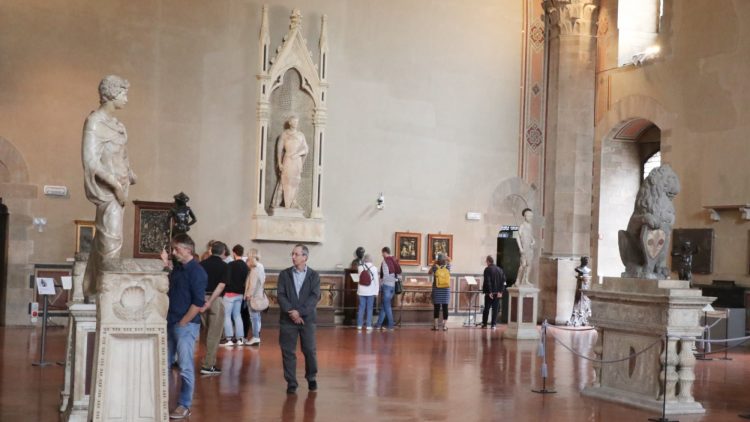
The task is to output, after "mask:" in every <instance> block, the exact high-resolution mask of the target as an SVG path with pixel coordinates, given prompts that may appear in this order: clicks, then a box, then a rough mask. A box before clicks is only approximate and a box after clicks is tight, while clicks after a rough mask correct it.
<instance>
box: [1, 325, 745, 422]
mask: <svg viewBox="0 0 750 422" xmlns="http://www.w3.org/2000/svg"><path fill="white" fill-rule="evenodd" d="M501 331H502V329H498V330H496V331H490V330H480V329H468V328H455V329H451V330H449V331H448V332H445V333H442V332H439V333H435V332H432V331H429V330H428V329H426V328H423V327H411V328H403V329H400V330H396V331H395V332H378V331H375V332H370V333H363V332H358V331H356V330H353V329H350V328H320V329H319V330H318V358H319V367H320V373H319V376H318V383H319V385H320V389H319V391H318V392H317V393H308V391H307V388H306V383H305V382H304V380H303V377H302V371H303V369H302V364H301V362H302V359H301V357H300V361H299V362H298V373H299V374H300V375H299V377H300V380H301V381H302V382H301V385H300V389H299V391H298V395H296V396H287V395H286V393H285V387H286V384H285V382H284V379H283V377H282V371H281V362H280V360H281V358H280V351H279V348H278V345H277V331H276V330H275V329H270V328H269V329H266V330H264V332H263V344H261V346H260V347H255V348H254V347H241V348H222V350H221V351H220V352H219V359H218V363H217V364H218V365H219V366H220V367H221V368H222V369H223V373H222V374H220V375H215V376H203V377H201V376H199V378H198V380H197V381H196V391H195V402H194V404H193V416H192V417H191V418H190V420H191V421H240V420H242V421H245V420H254V421H314V420H317V421H353V420H354V421H460V422H469V421H494V420H513V421H607V422H617V421H646V420H647V419H648V418H650V417H658V416H660V415H657V414H654V413H652V412H647V411H643V410H639V409H635V408H630V407H627V406H622V405H618V404H613V403H608V402H604V401H599V400H595V399H591V398H586V397H583V396H581V395H580V393H579V391H580V390H581V389H582V388H583V386H584V385H586V384H587V383H589V382H590V381H591V380H592V377H593V373H592V369H591V365H590V364H589V363H588V362H587V361H584V360H581V359H578V358H576V357H574V356H573V355H572V354H571V353H570V352H568V351H567V350H565V349H564V348H562V347H560V346H557V347H555V345H554V342H553V341H550V342H549V346H548V357H549V365H550V367H549V374H550V377H551V378H550V380H549V381H550V384H551V387H552V388H554V389H556V390H557V393H556V394H550V395H539V394H535V393H532V392H531V389H532V388H538V387H540V385H541V380H540V378H539V367H540V362H539V358H538V357H537V356H536V351H537V343H536V342H533V341H522V342H516V341H508V340H501ZM556 333H557V334H556V335H558V336H559V338H560V340H561V341H564V342H565V343H566V344H571V345H573V347H574V348H576V349H577V350H580V351H583V352H586V351H587V350H590V347H591V344H592V340H593V335H592V332H591V331H588V332H576V333H570V332H560V331H557V332H556ZM39 334H40V332H39V330H32V329H28V328H2V327H0V354H1V356H2V361H1V362H0V421H8V422H15V421H29V422H31V421H57V420H59V414H58V411H57V408H58V406H59V390H60V387H61V385H62V381H63V368H62V367H60V366H57V365H55V366H50V367H46V368H38V367H33V366H31V362H33V361H35V360H37V359H38V356H37V351H38V342H39ZM64 341H65V330H64V329H62V328H55V329H51V330H50V331H49V334H48V342H47V344H48V352H47V360H61V359H62V358H63V354H64V353H63V351H64ZM202 355H203V349H202V348H201V349H200V350H199V351H198V356H202ZM729 356H730V357H731V358H732V359H733V360H731V361H722V360H715V361H710V362H701V361H699V362H698V363H697V366H696V378H697V379H696V383H695V389H694V391H695V396H696V398H697V400H699V401H701V402H702V403H703V404H704V406H705V407H706V409H707V412H706V414H705V415H702V416H696V415H679V416H673V417H671V420H680V421H683V422H684V421H734V420H736V421H740V420H742V419H739V418H738V417H737V415H738V414H739V413H750V394H748V392H747V387H748V382H747V381H746V379H748V375H750V349H747V348H739V349H735V351H733V352H731V353H730V354H729ZM171 376H172V379H176V373H173V374H171Z"/></svg>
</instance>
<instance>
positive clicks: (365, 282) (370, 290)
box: [357, 254, 380, 331]
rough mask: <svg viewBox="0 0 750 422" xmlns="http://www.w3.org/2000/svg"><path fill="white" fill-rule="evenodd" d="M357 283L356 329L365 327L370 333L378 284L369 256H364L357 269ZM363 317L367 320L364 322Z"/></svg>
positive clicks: (376, 273)
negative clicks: (357, 307)
mask: <svg viewBox="0 0 750 422" xmlns="http://www.w3.org/2000/svg"><path fill="white" fill-rule="evenodd" d="M357 273H358V274H359V283H357V296H358V297H359V309H358V310H357V329H358V330H361V329H362V327H365V328H366V329H367V331H372V308H373V306H374V305H375V297H376V296H377V295H378V291H379V290H380V289H379V286H380V283H379V280H378V269H377V268H376V267H375V265H373V264H372V257H371V256H370V254H365V256H364V258H363V259H362V265H360V266H359V267H357ZM365 316H366V317H367V319H366V320H365Z"/></svg>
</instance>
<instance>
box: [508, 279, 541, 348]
mask: <svg viewBox="0 0 750 422" xmlns="http://www.w3.org/2000/svg"><path fill="white" fill-rule="evenodd" d="M507 292H508V295H509V300H508V328H507V329H506V330H505V332H503V338H509V339H515V340H538V339H539V330H537V327H536V316H537V312H538V305H539V289H537V288H536V287H534V286H517V287H516V286H514V287H510V288H508V290H507Z"/></svg>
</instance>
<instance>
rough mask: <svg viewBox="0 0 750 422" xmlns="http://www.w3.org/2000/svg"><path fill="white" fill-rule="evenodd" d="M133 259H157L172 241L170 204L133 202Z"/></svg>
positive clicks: (171, 204)
mask: <svg viewBox="0 0 750 422" xmlns="http://www.w3.org/2000/svg"><path fill="white" fill-rule="evenodd" d="M133 204H135V225H134V230H135V234H134V236H133V258H159V254H161V250H162V249H163V248H165V247H167V248H168V247H169V242H170V240H171V239H172V214H171V211H170V210H171V209H172V206H173V205H174V204H173V203H172V202H147V201H133Z"/></svg>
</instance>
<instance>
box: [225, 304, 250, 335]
mask: <svg viewBox="0 0 750 422" xmlns="http://www.w3.org/2000/svg"><path fill="white" fill-rule="evenodd" d="M221 300H222V301H223V302H224V337H226V338H229V337H235V338H237V339H241V338H245V326H244V324H242V315H240V310H242V300H243V296H242V295H238V296H232V297H226V296H224V297H223V298H221ZM232 321H234V330H232ZM232 333H234V334H235V335H234V336H232Z"/></svg>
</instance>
